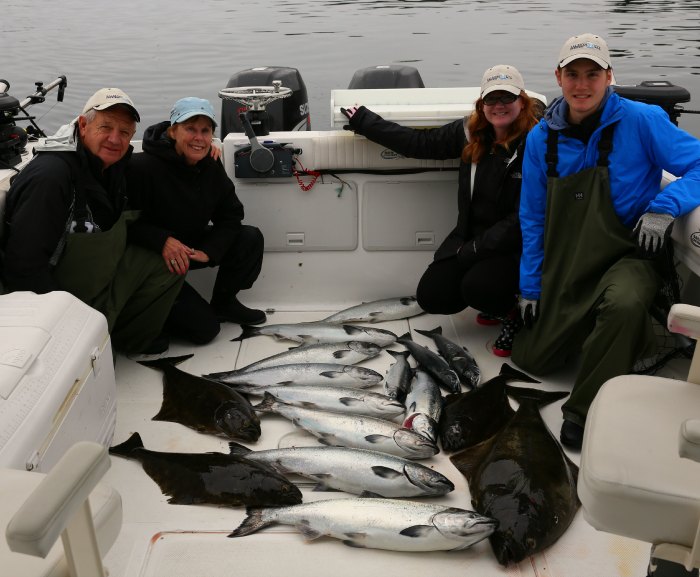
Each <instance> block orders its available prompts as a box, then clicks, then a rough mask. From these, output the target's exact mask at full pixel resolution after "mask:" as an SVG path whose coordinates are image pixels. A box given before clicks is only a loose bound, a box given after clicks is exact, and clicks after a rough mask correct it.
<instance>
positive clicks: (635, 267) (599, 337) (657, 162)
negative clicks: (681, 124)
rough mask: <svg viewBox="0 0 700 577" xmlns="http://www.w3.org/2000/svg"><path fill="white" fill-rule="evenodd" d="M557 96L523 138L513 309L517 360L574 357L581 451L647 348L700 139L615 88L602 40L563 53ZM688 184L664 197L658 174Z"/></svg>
mask: <svg viewBox="0 0 700 577" xmlns="http://www.w3.org/2000/svg"><path fill="white" fill-rule="evenodd" d="M555 75H556V78H557V82H558V84H559V86H561V89H562V96H561V97H559V98H557V99H556V100H554V101H553V102H552V103H551V105H550V106H549V108H548V109H547V110H546V112H545V115H544V118H543V119H542V120H541V121H540V123H539V124H538V125H537V126H536V127H535V128H533V129H532V131H531V132H530V134H529V135H528V138H527V145H526V147H525V158H524V161H523V185H522V192H521V202H520V222H521V227H522V234H523V254H522V259H521V264H520V292H521V295H520V310H521V314H522V317H523V321H524V322H525V328H524V329H523V330H522V331H521V332H520V333H519V334H518V335H517V336H516V338H515V342H514V345H513V361H514V362H515V363H516V364H518V365H519V366H520V367H522V368H524V369H525V370H528V371H530V372H532V373H535V374H546V373H548V372H551V371H553V370H555V369H557V368H560V367H562V366H563V365H564V364H565V363H567V362H568V361H570V359H571V356H572V354H575V353H578V352H580V353H581V359H580V362H581V364H580V369H579V372H578V376H577V378H576V382H575V383H574V387H573V390H572V393H571V395H570V397H569V398H568V400H567V401H566V403H565V404H564V405H563V407H562V411H563V416H564V422H563V424H562V428H561V441H562V443H563V444H565V445H567V446H569V447H571V448H580V447H581V443H582V440H583V428H584V425H585V422H586V415H587V412H588V408H589V406H590V404H591V402H592V401H593V398H594V397H595V395H596V393H597V392H598V390H599V389H600V387H601V386H602V384H603V383H604V382H605V381H606V380H608V379H610V378H612V377H614V376H616V375H620V374H626V373H629V372H630V371H631V369H632V367H633V365H634V363H635V361H636V360H638V359H639V358H642V357H645V356H647V355H650V354H651V353H652V352H653V350H654V346H655V344H654V334H653V331H652V325H651V317H650V315H649V312H648V311H649V308H650V305H651V304H652V301H653V299H654V297H655V295H656V293H657V291H658V289H659V286H660V284H661V276H660V274H659V262H658V259H657V257H658V256H659V255H660V254H661V252H662V250H664V245H665V241H666V239H667V238H668V236H669V234H670V231H671V226H672V224H673V221H674V219H675V218H677V217H679V216H681V215H683V214H686V213H688V212H690V211H691V210H693V209H694V208H695V207H697V206H698V205H700V141H698V139H696V138H694V137H693V136H691V135H690V134H688V133H686V132H684V131H683V130H681V129H679V128H677V127H676V126H675V125H674V124H673V123H672V122H671V121H670V120H669V118H668V115H667V114H666V113H665V112H664V111H663V110H662V109H661V108H659V107H657V106H651V105H647V104H642V103H639V102H633V101H630V100H626V99H624V98H621V97H620V96H618V95H617V94H615V93H614V92H613V89H612V87H611V83H612V81H613V76H612V64H611V59H610V54H609V51H608V47H607V44H606V43H605V41H604V40H603V39H602V38H600V37H599V36H595V35H593V34H581V35H579V36H574V37H572V38H570V39H569V40H567V41H566V43H565V44H564V46H563V47H562V49H561V52H560V55H559V61H558V66H557V69H556V70H555ZM664 169H665V170H667V171H668V172H670V173H672V174H674V175H676V176H682V177H683V178H681V179H678V180H676V181H674V182H672V183H671V184H669V185H668V186H667V187H666V188H664V189H663V190H661V188H660V183H661V174H662V170H664Z"/></svg>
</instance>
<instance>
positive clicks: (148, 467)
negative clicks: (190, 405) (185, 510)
mask: <svg viewBox="0 0 700 577" xmlns="http://www.w3.org/2000/svg"><path fill="white" fill-rule="evenodd" d="M109 452H110V453H111V454H113V455H119V456H121V457H126V458H127V459H135V460H137V461H140V462H141V465H143V470H144V471H146V473H148V476H149V477H151V479H153V480H154V481H155V482H156V483H158V486H159V487H160V490H161V491H162V492H163V494H164V495H166V496H168V497H169V498H168V503H173V504H176V505H194V504H198V503H209V504H212V505H228V506H230V507H236V506H239V505H246V506H248V505H251V506H259V505H264V506H279V505H296V504H298V503H301V501H302V497H301V492H300V491H299V489H298V488H297V487H296V486H295V485H294V484H293V483H291V482H290V481H289V480H287V478H286V477H284V476H283V475H282V474H280V473H279V472H277V471H275V470H274V469H273V468H272V467H269V466H267V465H264V464H261V463H255V462H253V461H249V460H248V459H246V458H244V457H241V456H240V455H228V454H224V453H161V452H159V451H150V450H148V449H146V448H144V446H143V441H142V440H141V436H140V435H139V434H138V433H134V434H133V435H131V437H130V438H129V439H128V440H127V441H125V442H124V443H122V444H121V445H117V446H115V447H112V448H110V449H109Z"/></svg>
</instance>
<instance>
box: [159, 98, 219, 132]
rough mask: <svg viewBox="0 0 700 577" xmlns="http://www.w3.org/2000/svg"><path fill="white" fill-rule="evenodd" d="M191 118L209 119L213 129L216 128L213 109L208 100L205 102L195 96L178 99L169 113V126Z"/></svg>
mask: <svg viewBox="0 0 700 577" xmlns="http://www.w3.org/2000/svg"><path fill="white" fill-rule="evenodd" d="M193 116H206V117H208V118H211V121H212V122H213V123H214V127H215V128H216V117H215V116H214V108H213V107H212V105H211V104H210V103H209V101H208V100H205V99H204V98H196V97H195V96H188V97H186V98H180V100H178V101H177V102H176V103H175V104H174V105H173V109H172V110H171V111H170V124H171V125H172V124H176V123H177V122H184V121H185V120H187V119H188V118H192V117H193Z"/></svg>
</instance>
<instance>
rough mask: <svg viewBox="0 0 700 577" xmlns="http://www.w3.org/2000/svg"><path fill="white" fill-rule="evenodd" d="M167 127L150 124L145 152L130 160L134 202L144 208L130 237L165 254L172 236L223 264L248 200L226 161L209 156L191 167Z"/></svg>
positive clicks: (145, 137) (130, 188)
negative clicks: (244, 199)
mask: <svg viewBox="0 0 700 577" xmlns="http://www.w3.org/2000/svg"><path fill="white" fill-rule="evenodd" d="M168 126H170V122H168V121H164V122H161V123H159V124H155V125H153V126H150V127H149V128H147V129H146V132H145V134H144V138H143V152H141V153H139V154H134V155H133V156H132V158H131V161H130V163H129V167H128V170H127V182H128V188H129V199H130V202H131V207H132V208H136V209H140V210H141V217H140V218H139V220H138V221H137V222H136V223H134V224H133V225H132V226H131V228H130V230H129V240H130V241H131V242H134V243H135V244H138V245H140V246H143V247H144V248H148V249H150V250H154V251H156V252H158V253H159V254H160V253H161V252H162V250H163V245H164V244H165V241H166V240H167V238H168V237H169V236H172V237H174V238H176V239H177V240H179V241H180V242H182V243H184V244H185V245H187V246H189V247H190V248H193V249H198V250H201V251H203V252H204V253H206V254H207V255H208V256H209V260H210V264H212V265H215V264H219V263H220V262H221V259H222V258H223V256H224V254H225V253H226V251H227V250H228V248H229V247H230V246H231V242H232V240H233V238H234V237H235V235H236V233H237V231H238V230H239V229H240V227H241V221H242V220H243V216H244V213H243V205H242V204H241V201H240V200H238V197H237V196H236V190H235V187H234V185H233V182H231V179H230V178H229V177H228V176H227V174H226V171H225V170H224V167H223V165H222V164H221V162H220V161H215V160H213V159H212V158H211V157H210V156H206V157H205V158H203V159H202V160H200V161H199V162H198V163H197V164H196V165H195V166H188V165H187V164H186V163H185V161H184V160H183V158H182V157H181V156H180V155H178V154H177V152H176V151H175V146H174V141H173V140H172V139H170V138H169V137H168V136H167V134H166V130H167V128H168ZM210 222H211V223H212V224H213V227H209V223H210Z"/></svg>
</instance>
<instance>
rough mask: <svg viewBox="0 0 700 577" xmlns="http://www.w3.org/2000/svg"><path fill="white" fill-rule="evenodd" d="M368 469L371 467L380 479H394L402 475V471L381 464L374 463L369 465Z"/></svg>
mask: <svg viewBox="0 0 700 577" xmlns="http://www.w3.org/2000/svg"><path fill="white" fill-rule="evenodd" d="M370 469H372V472H373V473H374V474H375V475H377V477H381V478H382V479H396V478H397V477H403V471H397V470H395V469H390V468H389V467H383V466H381V465H375V466H374V467H370Z"/></svg>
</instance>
